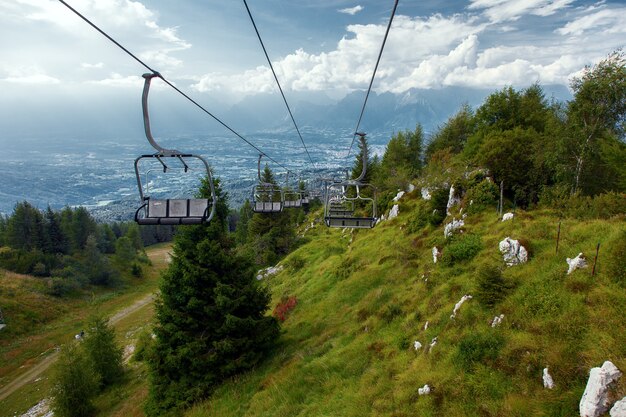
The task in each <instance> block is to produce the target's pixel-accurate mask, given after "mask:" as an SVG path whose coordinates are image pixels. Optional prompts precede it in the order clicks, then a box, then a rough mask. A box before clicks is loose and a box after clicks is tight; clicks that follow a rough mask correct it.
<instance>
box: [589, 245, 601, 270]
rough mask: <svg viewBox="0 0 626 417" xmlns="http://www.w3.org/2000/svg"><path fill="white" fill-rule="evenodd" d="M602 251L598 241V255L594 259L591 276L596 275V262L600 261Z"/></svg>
mask: <svg viewBox="0 0 626 417" xmlns="http://www.w3.org/2000/svg"><path fill="white" fill-rule="evenodd" d="M599 252H600V242H598V246H596V257H595V258H594V260H593V269H592V270H591V276H592V277H593V276H595V275H596V262H598V253H599Z"/></svg>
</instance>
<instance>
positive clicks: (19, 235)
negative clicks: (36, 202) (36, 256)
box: [5, 201, 44, 251]
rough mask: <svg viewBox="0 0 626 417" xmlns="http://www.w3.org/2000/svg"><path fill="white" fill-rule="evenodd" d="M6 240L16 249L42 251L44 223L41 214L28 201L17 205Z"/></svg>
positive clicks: (8, 226)
mask: <svg viewBox="0 0 626 417" xmlns="http://www.w3.org/2000/svg"><path fill="white" fill-rule="evenodd" d="M5 240H6V242H7V244H8V245H9V246H10V247H12V248H14V249H21V250H24V251H32V250H35V249H42V248H43V245H44V221H43V216H42V214H41V212H40V211H39V210H37V209H36V208H35V207H33V206H32V205H31V204H30V203H28V202H26V201H24V202H22V203H17V204H16V205H15V209H14V210H13V215H12V216H11V217H9V219H8V222H7V226H6V237H5Z"/></svg>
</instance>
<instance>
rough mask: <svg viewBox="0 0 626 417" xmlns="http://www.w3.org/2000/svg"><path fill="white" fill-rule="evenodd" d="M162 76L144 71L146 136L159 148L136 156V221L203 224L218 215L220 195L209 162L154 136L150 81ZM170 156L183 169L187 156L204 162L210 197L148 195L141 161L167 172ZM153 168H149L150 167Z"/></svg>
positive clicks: (184, 168) (142, 103)
mask: <svg viewBox="0 0 626 417" xmlns="http://www.w3.org/2000/svg"><path fill="white" fill-rule="evenodd" d="M155 77H158V78H161V75H160V74H159V73H158V72H153V73H147V74H143V78H144V85H143V94H142V97H141V106H142V110H143V122H144V130H145V133H146V138H147V139H148V142H149V143H150V145H151V146H152V147H153V148H154V149H156V151H157V152H156V153H153V154H144V155H141V156H139V157H137V158H136V159H135V175H136V177H137V186H138V188H139V199H140V202H141V206H140V207H139V208H138V209H137V211H136V212H135V221H136V222H137V223H138V224H140V225H149V224H168V225H178V224H183V225H189V224H202V223H208V222H210V221H211V219H212V218H213V216H214V215H215V207H216V205H217V195H216V193H215V187H214V185H213V177H212V175H211V169H210V167H209V164H208V162H207V161H206V159H204V158H203V157H202V156H200V155H195V154H190V153H184V152H181V151H178V150H176V149H166V148H163V147H162V146H160V145H159V144H158V143H157V142H156V141H155V140H154V137H153V136H152V130H151V128H150V115H149V113H148V94H149V92H150V83H151V81H152V79H153V78H155ZM167 158H174V160H176V161H178V162H180V164H181V165H182V167H183V171H184V172H185V173H187V172H188V171H189V164H188V162H187V161H186V160H185V159H186V158H187V159H189V158H193V159H197V160H200V161H201V162H202V167H203V168H204V170H205V171H206V176H207V179H208V183H209V188H210V191H211V196H210V197H209V198H166V199H157V198H153V197H151V196H150V195H147V185H148V180H147V173H146V180H145V189H146V191H145V192H144V185H143V184H142V182H141V174H140V169H139V165H140V162H141V161H144V160H148V161H149V160H152V161H154V160H156V161H158V162H159V164H160V165H161V167H162V168H163V173H167V172H168V170H169V169H170V166H168V164H167V163H166V159H167ZM149 171H150V170H149Z"/></svg>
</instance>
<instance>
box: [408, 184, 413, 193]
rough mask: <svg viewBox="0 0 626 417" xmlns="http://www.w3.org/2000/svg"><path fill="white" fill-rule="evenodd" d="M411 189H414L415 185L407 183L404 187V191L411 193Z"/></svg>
mask: <svg viewBox="0 0 626 417" xmlns="http://www.w3.org/2000/svg"><path fill="white" fill-rule="evenodd" d="M413 191H415V186H414V185H413V184H409V185H408V186H407V187H406V192H407V193H412V192H413Z"/></svg>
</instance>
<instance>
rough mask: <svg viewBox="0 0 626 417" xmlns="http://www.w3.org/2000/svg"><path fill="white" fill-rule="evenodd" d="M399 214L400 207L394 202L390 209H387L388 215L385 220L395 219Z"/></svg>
mask: <svg viewBox="0 0 626 417" xmlns="http://www.w3.org/2000/svg"><path fill="white" fill-rule="evenodd" d="M398 214H400V207H399V206H398V205H397V204H394V205H393V207H392V208H391V210H389V216H387V220H391V219H395V218H396V217H398Z"/></svg>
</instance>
